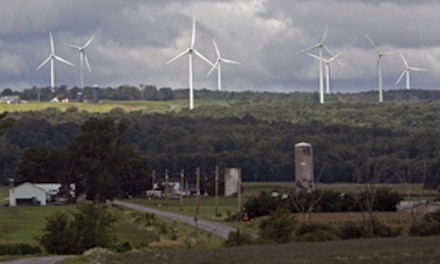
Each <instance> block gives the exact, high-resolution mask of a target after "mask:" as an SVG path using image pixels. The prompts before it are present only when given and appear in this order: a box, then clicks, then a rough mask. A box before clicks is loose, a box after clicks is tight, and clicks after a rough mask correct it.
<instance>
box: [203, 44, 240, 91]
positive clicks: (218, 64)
mask: <svg viewBox="0 0 440 264" xmlns="http://www.w3.org/2000/svg"><path fill="white" fill-rule="evenodd" d="M212 43H213V44H214V48H215V52H216V53H217V61H216V62H215V63H214V65H212V68H211V70H210V71H209V73H208V76H209V75H211V73H212V71H214V69H215V68H217V91H221V89H222V74H221V64H222V62H225V63H230V64H240V63H239V62H238V61H233V60H229V59H224V58H222V56H221V55H220V50H219V49H218V46H217V43H216V42H215V40H214V39H213V40H212Z"/></svg>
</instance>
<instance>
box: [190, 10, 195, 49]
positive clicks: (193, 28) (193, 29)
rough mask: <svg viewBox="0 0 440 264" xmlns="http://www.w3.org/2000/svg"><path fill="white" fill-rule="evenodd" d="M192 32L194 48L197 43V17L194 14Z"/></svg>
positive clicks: (192, 45) (192, 46)
mask: <svg viewBox="0 0 440 264" xmlns="http://www.w3.org/2000/svg"><path fill="white" fill-rule="evenodd" d="M192 22H193V23H192V33H191V48H194V45H195V44H196V17H195V16H193V19H192Z"/></svg>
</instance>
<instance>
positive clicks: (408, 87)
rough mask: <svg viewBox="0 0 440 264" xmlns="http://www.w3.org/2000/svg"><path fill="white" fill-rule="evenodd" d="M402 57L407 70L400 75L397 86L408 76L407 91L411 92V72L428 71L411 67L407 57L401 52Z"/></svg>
mask: <svg viewBox="0 0 440 264" xmlns="http://www.w3.org/2000/svg"><path fill="white" fill-rule="evenodd" d="M400 57H402V60H403V63H404V64H405V69H404V70H403V72H402V74H401V75H400V77H399V79H397V81H396V85H397V84H398V83H399V82H400V80H402V78H403V76H404V75H405V76H406V89H407V90H409V89H411V83H410V78H411V76H410V75H411V71H427V70H428V69H424V68H417V67H410V66H409V65H408V61H407V60H406V58H405V55H404V54H403V52H401V51H400Z"/></svg>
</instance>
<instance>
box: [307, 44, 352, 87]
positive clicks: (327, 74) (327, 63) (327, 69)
mask: <svg viewBox="0 0 440 264" xmlns="http://www.w3.org/2000/svg"><path fill="white" fill-rule="evenodd" d="M307 55H309V56H310V57H312V58H315V59H317V60H320V58H319V57H318V56H316V55H314V54H310V53H307ZM339 55H341V52H339V53H338V54H336V55H334V56H333V57H331V58H329V59H322V61H323V62H324V63H325V81H326V94H329V93H330V63H332V62H333V61H335V60H336V59H337V58H338V57H339ZM336 61H337V62H338V63H339V65H341V67H344V65H343V64H342V63H341V62H339V61H338V60H336Z"/></svg>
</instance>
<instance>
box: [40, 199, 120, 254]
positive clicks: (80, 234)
mask: <svg viewBox="0 0 440 264" xmlns="http://www.w3.org/2000/svg"><path fill="white" fill-rule="evenodd" d="M70 215H71V217H69V215H67V214H66V213H59V212H56V213H54V214H52V215H49V216H48V217H47V218H46V225H45V227H44V229H43V235H42V236H41V237H40V238H38V240H39V242H40V243H41V245H43V247H44V248H45V249H46V251H47V252H49V253H52V254H80V253H82V252H84V251H85V250H87V249H89V248H94V247H107V248H108V247H112V246H114V244H115V243H116V239H115V237H114V233H113V223H114V222H115V221H116V218H115V217H114V216H113V215H112V214H111V213H110V212H109V211H108V210H107V208H106V207H105V206H102V205H96V204H94V203H83V204H79V205H78V206H77V212H71V213H70Z"/></svg>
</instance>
